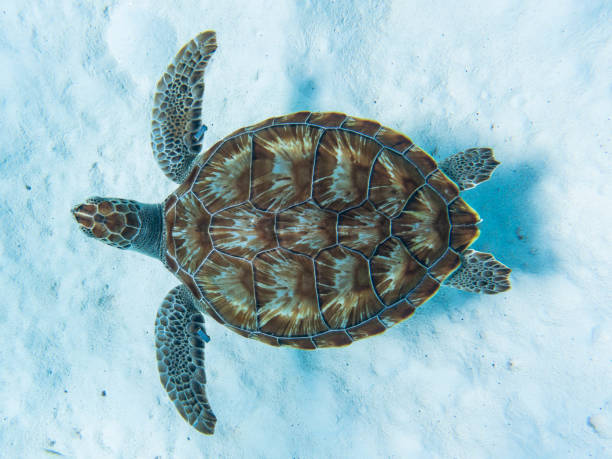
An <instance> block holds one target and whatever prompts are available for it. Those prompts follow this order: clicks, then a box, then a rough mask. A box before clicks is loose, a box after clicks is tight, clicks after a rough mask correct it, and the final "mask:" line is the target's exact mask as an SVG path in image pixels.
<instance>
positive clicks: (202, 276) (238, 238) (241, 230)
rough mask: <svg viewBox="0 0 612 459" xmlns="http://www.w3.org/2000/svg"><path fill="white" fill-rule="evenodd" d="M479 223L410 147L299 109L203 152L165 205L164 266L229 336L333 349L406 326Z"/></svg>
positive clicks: (376, 131) (338, 117)
mask: <svg viewBox="0 0 612 459" xmlns="http://www.w3.org/2000/svg"><path fill="white" fill-rule="evenodd" d="M478 221H479V217H478V214H477V213H476V212H475V211H474V210H473V209H472V208H471V207H469V206H468V205H467V204H466V203H465V201H463V199H461V198H460V197H459V189H458V188H457V186H456V185H455V184H454V183H453V182H452V181H451V180H450V179H449V178H448V177H447V176H446V175H445V174H444V173H443V172H442V171H441V170H440V169H438V168H437V164H436V162H435V161H434V160H433V158H431V157H430V156H429V155H428V154H427V153H425V152H424V151H423V150H421V149H420V148H419V147H417V146H416V145H414V144H413V143H412V141H411V140H410V139H409V138H408V137H406V136H404V135H402V134H400V133H398V132H395V131H393V130H392V129H389V128H386V127H383V126H381V125H380V124H379V123H377V122H375V121H370V120H365V119H359V118H353V117H349V116H346V115H344V114H342V113H310V112H299V113H294V114H291V115H286V116H282V117H277V118H270V119H267V120H265V121H263V122H261V123H258V124H256V125H253V126H249V127H246V128H242V129H240V130H238V131H236V132H234V133H232V134H230V135H229V136H227V137H226V138H224V139H223V140H221V141H219V142H218V143H217V144H215V145H214V146H213V147H211V148H210V149H209V150H208V151H206V152H205V153H203V154H202V155H200V157H199V158H197V160H196V161H195V166H194V168H193V170H192V171H191V173H190V175H189V177H188V178H187V180H186V181H185V182H184V183H183V184H182V185H181V186H180V187H179V188H178V189H177V190H176V191H175V192H174V193H173V194H171V195H170V196H169V197H168V198H167V199H166V201H165V228H166V233H165V234H166V254H165V259H166V265H167V266H168V268H169V269H170V270H171V271H172V272H174V273H175V274H176V275H177V276H178V277H179V278H180V279H181V280H182V281H183V282H184V283H185V284H186V285H187V286H188V287H189V288H190V290H191V291H192V293H193V294H194V296H195V297H196V298H198V299H199V300H200V301H201V305H202V307H203V309H204V310H205V312H207V313H208V314H210V315H211V316H212V317H213V318H215V319H216V320H217V321H219V322H220V323H222V324H224V325H226V326H228V327H229V328H231V329H232V330H234V331H235V332H237V333H239V334H241V335H243V336H246V337H249V338H255V339H258V340H260V341H263V342H266V343H268V344H272V345H276V346H278V345H289V346H295V347H299V348H302V349H316V348H319V347H330V346H343V345H347V344H350V343H352V342H353V341H354V340H358V339H361V338H365V337H367V336H371V335H375V334H378V333H381V332H383V331H385V330H386V329H387V328H389V327H391V326H393V325H394V324H396V323H398V322H400V321H402V320H403V319H405V318H407V317H409V316H410V315H411V314H412V313H413V312H414V310H415V308H416V307H418V306H420V305H421V304H423V303H424V302H425V301H427V300H428V299H429V298H430V297H431V296H433V295H434V294H435V293H436V291H437V290H438V288H439V286H440V283H441V282H442V281H443V280H444V279H445V278H446V277H447V276H449V275H450V274H451V273H452V272H453V271H454V270H456V269H457V268H458V267H459V265H460V258H459V255H458V254H459V253H461V251H463V250H464V249H465V248H467V247H468V246H469V245H470V244H471V243H472V242H473V241H474V240H475V239H476V238H477V237H478V229H477V227H476V223H478Z"/></svg>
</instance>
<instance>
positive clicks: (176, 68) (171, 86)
mask: <svg viewBox="0 0 612 459" xmlns="http://www.w3.org/2000/svg"><path fill="white" fill-rule="evenodd" d="M216 49H217V41H216V38H215V32H213V31H212V30H207V31H206V32H202V33H200V34H199V35H198V36H197V37H195V38H194V39H193V40H191V41H190V42H189V43H187V44H186V45H185V46H183V48H181V50H180V51H179V52H178V54H177V55H176V57H175V58H174V61H173V62H172V63H171V64H170V65H169V66H168V69H167V70H166V73H164V74H163V75H162V77H161V78H160V80H159V82H158V83H157V88H156V91H155V96H154V99H153V121H152V126H151V128H152V131H151V146H152V148H153V154H154V155H155V159H157V162H158V164H159V167H161V168H162V170H163V171H164V174H166V175H167V176H168V177H169V178H171V179H172V180H174V181H175V182H177V183H183V181H184V180H185V178H186V177H187V174H188V173H189V171H190V169H191V163H192V162H193V160H194V158H195V157H196V156H197V155H198V154H199V153H200V151H201V149H202V143H201V140H202V135H203V133H204V131H205V130H206V128H205V126H203V125H202V119H201V114H202V108H201V107H202V94H203V93H204V81H203V78H202V77H203V76H204V69H205V68H206V65H207V64H208V61H209V60H210V57H211V56H212V54H213V53H214V52H215V50H216Z"/></svg>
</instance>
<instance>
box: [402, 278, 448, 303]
mask: <svg viewBox="0 0 612 459" xmlns="http://www.w3.org/2000/svg"><path fill="white" fill-rule="evenodd" d="M439 288H440V284H439V283H438V282H437V281H436V280H435V279H433V278H431V277H430V276H425V277H424V278H423V282H421V283H420V284H419V285H418V286H417V287H416V288H415V289H414V290H413V291H412V292H410V293H409V294H408V296H407V297H406V299H407V300H408V301H410V302H411V303H412V304H413V305H414V306H415V307H417V306H420V305H422V304H423V303H425V302H426V301H427V300H428V299H430V298H431V297H432V296H434V295H435V294H436V292H437V291H438V289H439Z"/></svg>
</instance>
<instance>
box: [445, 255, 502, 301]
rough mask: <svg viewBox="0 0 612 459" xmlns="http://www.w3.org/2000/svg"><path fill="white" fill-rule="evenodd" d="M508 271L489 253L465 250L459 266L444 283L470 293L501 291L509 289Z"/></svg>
mask: <svg viewBox="0 0 612 459" xmlns="http://www.w3.org/2000/svg"><path fill="white" fill-rule="evenodd" d="M510 271H511V269H510V268H508V267H507V266H506V265H504V264H502V263H500V262H499V261H497V260H496V259H495V258H494V257H493V255H491V254H490V253H484V252H477V251H475V250H469V249H468V250H465V251H464V252H463V253H462V254H461V266H460V267H459V269H457V271H455V272H454V273H453V274H452V275H451V277H449V278H448V279H447V280H446V282H445V283H444V284H445V285H448V286H450V287H455V288H457V289H459V290H465V291H466V292H472V293H489V294H492V293H501V292H505V291H506V290H508V289H510V278H509V277H510Z"/></svg>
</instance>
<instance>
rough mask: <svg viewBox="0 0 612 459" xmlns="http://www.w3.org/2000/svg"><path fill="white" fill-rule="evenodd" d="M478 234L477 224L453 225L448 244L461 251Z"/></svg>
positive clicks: (476, 237)
mask: <svg viewBox="0 0 612 459" xmlns="http://www.w3.org/2000/svg"><path fill="white" fill-rule="evenodd" d="M479 235H480V230H479V229H478V227H477V226H474V225H467V226H453V229H452V230H451V234H450V246H451V247H452V248H453V249H455V250H457V251H458V252H462V251H464V250H465V249H467V248H468V247H469V246H470V245H472V243H473V242H474V241H475V240H476V239H478V236H479Z"/></svg>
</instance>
